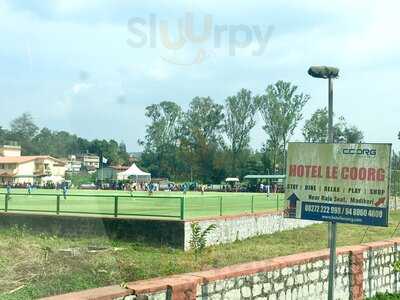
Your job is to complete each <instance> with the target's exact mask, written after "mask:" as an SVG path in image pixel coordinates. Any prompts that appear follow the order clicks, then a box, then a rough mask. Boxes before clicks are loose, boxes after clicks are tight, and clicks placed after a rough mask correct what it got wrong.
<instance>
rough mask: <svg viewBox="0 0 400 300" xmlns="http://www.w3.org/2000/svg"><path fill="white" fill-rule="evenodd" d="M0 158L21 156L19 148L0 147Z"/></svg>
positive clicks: (10, 146)
mask: <svg viewBox="0 0 400 300" xmlns="http://www.w3.org/2000/svg"><path fill="white" fill-rule="evenodd" d="M0 156H21V146H15V145H3V146H1V145H0Z"/></svg>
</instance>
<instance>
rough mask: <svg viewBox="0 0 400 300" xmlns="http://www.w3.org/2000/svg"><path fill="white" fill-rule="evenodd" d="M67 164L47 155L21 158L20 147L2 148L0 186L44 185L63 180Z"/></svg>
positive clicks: (0, 153)
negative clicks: (46, 182) (48, 182)
mask: <svg viewBox="0 0 400 300" xmlns="http://www.w3.org/2000/svg"><path fill="white" fill-rule="evenodd" d="M64 176H65V162H63V161H61V160H59V159H56V158H54V157H51V156H47V155H39V156H21V147H19V146H8V145H5V146H0V184H6V183H12V184H27V183H30V184H42V183H44V182H43V181H46V180H50V178H53V179H54V180H56V179H58V180H60V179H63V178H64Z"/></svg>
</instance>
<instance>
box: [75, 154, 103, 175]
mask: <svg viewBox="0 0 400 300" xmlns="http://www.w3.org/2000/svg"><path fill="white" fill-rule="evenodd" d="M76 160H78V161H81V162H82V167H84V168H86V169H87V170H88V171H95V170H97V169H98V168H99V166H100V157H98V156H97V155H94V154H80V155H77V156H76Z"/></svg>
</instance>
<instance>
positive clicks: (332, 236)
mask: <svg viewBox="0 0 400 300" xmlns="http://www.w3.org/2000/svg"><path fill="white" fill-rule="evenodd" d="M328 90H329V95H328V98H329V100H328V101H329V104H328V120H329V124H328V143H330V144H333V142H334V140H333V86H332V78H330V77H329V78H328ZM328 230H329V277H328V300H333V299H334V294H335V272H336V222H335V221H332V222H331V223H329V225H328Z"/></svg>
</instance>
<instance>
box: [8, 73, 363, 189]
mask: <svg viewBox="0 0 400 300" xmlns="http://www.w3.org/2000/svg"><path fill="white" fill-rule="evenodd" d="M309 100H310V96H309V95H307V94H304V93H302V92H300V91H299V88H298V87H297V86H296V85H293V84H292V83H290V82H284V81H278V82H276V83H275V84H271V85H269V86H267V88H266V89H265V91H264V92H263V93H262V94H260V95H253V93H252V92H251V91H250V90H247V89H241V90H239V91H238V92H237V93H236V94H234V95H231V96H228V97H226V99H225V101H224V104H219V103H217V102H215V101H214V100H213V99H211V98H210V97H195V98H193V99H192V100H191V102H190V104H189V107H188V109H187V110H184V109H183V108H182V107H181V106H180V105H178V104H177V103H176V102H173V101H162V102H160V103H157V104H153V105H150V106H148V107H146V109H145V115H146V117H147V118H148V119H149V122H148V125H147V126H146V135H145V136H144V137H143V138H142V139H140V140H139V141H138V142H139V145H140V146H142V148H143V153H142V155H141V158H140V162H139V165H140V166H141V167H142V168H144V169H145V170H147V171H150V172H151V173H152V175H153V177H168V178H171V179H173V180H198V181H201V182H204V183H211V182H220V181H221V180H223V179H224V178H226V177H236V176H238V177H243V176H245V175H247V174H280V173H283V172H284V168H285V167H284V166H285V162H286V149H287V144H288V142H289V141H290V139H291V137H292V135H293V133H294V130H295V129H296V128H297V127H298V124H299V122H300V120H302V119H303V109H304V106H305V105H306V104H307V102H308V101H309ZM258 116H259V117H260V118H259V117H258ZM256 119H261V120H262V128H263V131H264V140H265V142H264V143H263V145H262V147H261V148H260V149H252V148H251V147H250V141H251V132H252V131H251V130H252V129H253V128H254V127H255V125H256ZM327 127H328V111H327V109H326V108H320V109H318V110H317V111H315V112H314V113H313V114H312V115H311V116H310V118H309V119H306V120H305V125H304V127H303V128H302V134H303V137H304V141H306V142H326V141H327ZM363 138H364V137H363V133H362V131H361V130H359V129H358V128H357V127H355V126H351V125H349V124H348V123H347V121H346V120H345V119H344V118H343V117H340V116H339V117H337V118H336V122H335V124H334V140H335V142H337V143H358V142H362V141H363ZM10 141H13V142H15V143H18V144H19V145H21V146H22V154H23V155H43V154H48V155H51V156H54V157H59V158H62V157H67V156H68V155H70V154H79V153H93V154H97V155H99V156H101V155H103V156H104V157H106V158H107V159H108V160H109V161H108V164H110V165H128V164H129V154H128V153H127V149H126V145H125V144H124V143H123V142H117V141H115V140H113V139H111V140H104V139H103V140H100V139H95V140H87V139H85V138H82V137H79V136H77V135H75V134H71V133H68V132H66V131H53V130H50V129H48V128H46V127H44V128H39V127H38V126H37V125H36V124H35V123H34V121H33V118H32V116H31V115H30V114H29V113H24V114H22V115H21V116H20V117H18V118H16V119H14V120H13V121H11V123H10V125H9V129H6V128H2V127H0V145H1V144H7V143H9V142H10Z"/></svg>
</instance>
